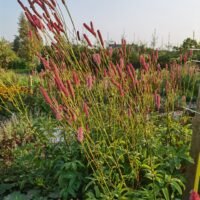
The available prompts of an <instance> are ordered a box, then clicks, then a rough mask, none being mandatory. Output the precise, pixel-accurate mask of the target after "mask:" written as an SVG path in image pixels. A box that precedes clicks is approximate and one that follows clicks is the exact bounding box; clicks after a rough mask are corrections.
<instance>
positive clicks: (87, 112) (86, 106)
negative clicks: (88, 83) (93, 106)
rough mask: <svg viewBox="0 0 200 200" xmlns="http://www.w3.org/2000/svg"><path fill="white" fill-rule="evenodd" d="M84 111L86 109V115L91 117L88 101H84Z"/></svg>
mask: <svg viewBox="0 0 200 200" xmlns="http://www.w3.org/2000/svg"><path fill="white" fill-rule="evenodd" d="M83 111H84V113H85V115H86V117H87V118H88V117H89V107H88V105H87V103H86V102H84V103H83Z"/></svg>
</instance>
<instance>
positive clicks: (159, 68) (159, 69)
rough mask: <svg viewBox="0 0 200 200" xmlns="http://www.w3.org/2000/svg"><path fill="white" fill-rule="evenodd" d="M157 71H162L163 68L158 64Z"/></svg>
mask: <svg viewBox="0 0 200 200" xmlns="http://www.w3.org/2000/svg"><path fill="white" fill-rule="evenodd" d="M157 69H158V71H161V67H160V64H159V63H158V65H157Z"/></svg>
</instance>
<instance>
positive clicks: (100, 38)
mask: <svg viewBox="0 0 200 200" xmlns="http://www.w3.org/2000/svg"><path fill="white" fill-rule="evenodd" d="M97 34H98V37H99V40H100V43H101V46H102V47H103V48H104V41H103V38H102V35H101V32H100V30H97Z"/></svg>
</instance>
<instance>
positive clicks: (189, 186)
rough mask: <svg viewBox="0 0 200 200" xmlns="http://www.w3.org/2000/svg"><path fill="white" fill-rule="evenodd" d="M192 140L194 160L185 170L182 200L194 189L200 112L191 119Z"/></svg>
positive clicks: (199, 108)
mask: <svg viewBox="0 0 200 200" xmlns="http://www.w3.org/2000/svg"><path fill="white" fill-rule="evenodd" d="M197 111H198V112H200V88H199V95H198V99H197ZM192 131H193V133H192V141H191V149H190V155H191V157H192V158H193V160H194V164H190V165H189V166H188V168H187V171H186V181H187V182H186V189H185V192H184V195H183V200H189V196H190V192H191V190H193V189H194V182H195V175H196V169H197V162H198V158H199V152H200V114H196V115H195V117H194V118H193V121H192Z"/></svg>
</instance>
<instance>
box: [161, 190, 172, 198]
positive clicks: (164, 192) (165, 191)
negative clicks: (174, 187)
mask: <svg viewBox="0 0 200 200" xmlns="http://www.w3.org/2000/svg"><path fill="white" fill-rule="evenodd" d="M162 192H163V195H164V197H165V200H170V198H169V191H168V189H167V188H166V187H165V188H163V189H162Z"/></svg>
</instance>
